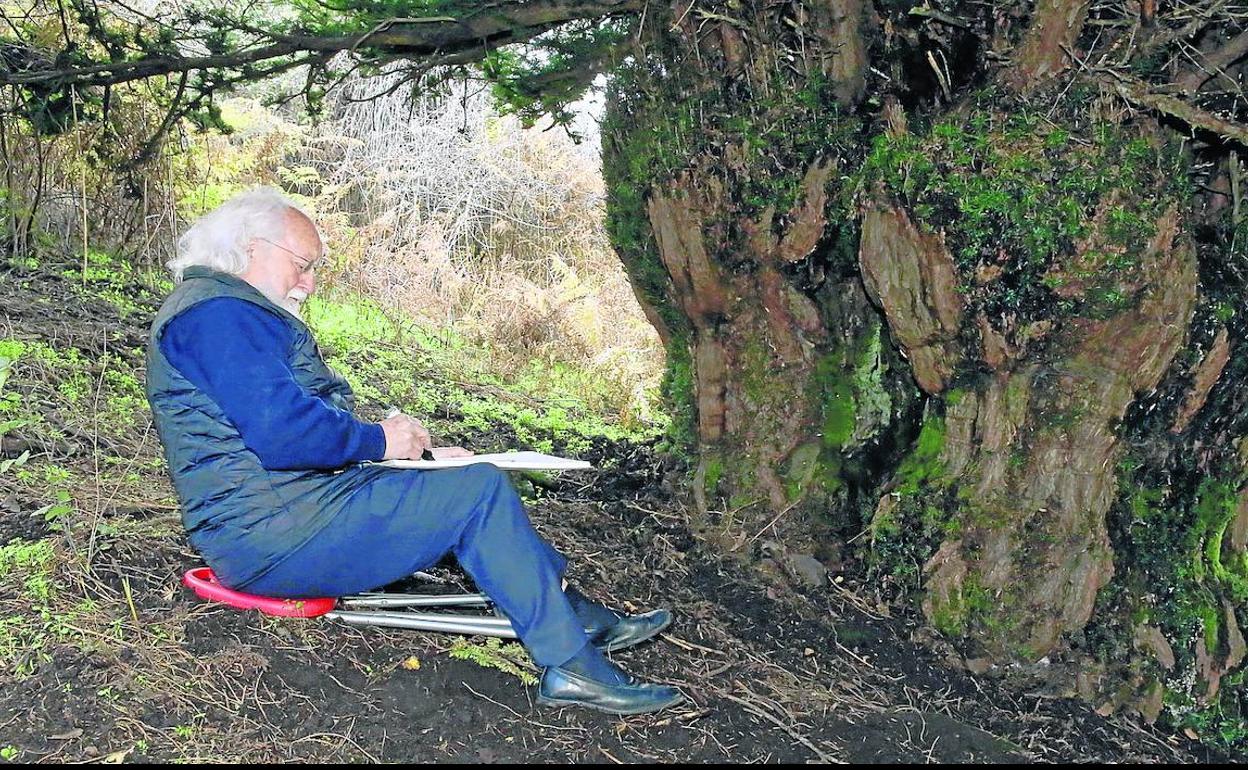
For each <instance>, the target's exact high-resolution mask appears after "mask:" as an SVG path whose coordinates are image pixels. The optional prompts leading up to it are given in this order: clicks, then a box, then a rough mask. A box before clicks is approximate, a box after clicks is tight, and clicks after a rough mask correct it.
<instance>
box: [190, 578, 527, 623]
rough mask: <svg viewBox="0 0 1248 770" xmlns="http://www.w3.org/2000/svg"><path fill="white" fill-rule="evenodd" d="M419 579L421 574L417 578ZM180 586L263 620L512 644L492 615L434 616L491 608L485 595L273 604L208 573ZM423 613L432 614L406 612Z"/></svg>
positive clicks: (382, 595)
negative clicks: (315, 621) (320, 621)
mask: <svg viewBox="0 0 1248 770" xmlns="http://www.w3.org/2000/svg"><path fill="white" fill-rule="evenodd" d="M417 576H418V577H420V576H421V574H420V573H417ZM182 583H183V585H185V586H187V587H188V588H190V589H191V590H192V591H194V592H195V593H196V594H197V595H198V596H200V597H201V598H204V599H207V600H209V601H213V602H219V603H222V604H227V605H229V606H231V607H237V608H239V609H249V610H258V611H260V612H262V613H264V614H266V615H273V616H276V617H295V618H318V617H323V618H328V619H329V620H337V621H341V622H343V623H347V624H349V625H353V626H381V627H384V628H405V629H409V630H413V631H436V632H441V633H448V634H467V635H473V636H497V637H499V638H501V639H515V638H517V637H516V631H515V629H513V628H512V627H511V622H510V621H508V620H507V619H506V618H504V617H499V616H497V615H494V616H489V615H463V614H459V613H456V612H453V611H446V612H439V611H437V610H440V609H447V610H450V609H451V608H457V607H477V608H490V607H493V602H491V601H490V599H489V597H487V596H486V595H485V594H456V595H447V596H438V595H434V594H392V593H363V594H355V595H353V596H344V597H342V598H338V599H335V598H317V599H274V598H272V597H267V596H257V595H254V594H246V593H243V592H241V591H234V590H231V589H229V588H226V587H225V586H223V585H221V584H220V583H219V582H217V578H216V575H214V574H213V573H212V570H211V569H210V568H208V567H197V568H195V569H192V570H190V571H188V572H187V573H186V574H185V575H184V576H183V577H182ZM411 609H425V610H434V611H432V612H405V611H403V610H411Z"/></svg>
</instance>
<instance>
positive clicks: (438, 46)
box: [0, 0, 645, 87]
mask: <svg viewBox="0 0 1248 770" xmlns="http://www.w3.org/2000/svg"><path fill="white" fill-rule="evenodd" d="M644 4H645V0H538V1H536V2H535V1H533V0H530V1H529V2H503V3H488V4H482V8H481V9H479V10H477V11H475V12H473V13H471V14H469V15H467V16H464V17H463V18H459V19H450V18H449V17H445V16H441V17H436V18H430V19H403V20H390V21H387V22H382V23H381V24H378V25H376V26H374V27H373V28H372V29H370V30H368V31H366V32H362V33H360V34H354V35H339V36H317V35H306V34H281V35H278V34H276V33H266V35H267V37H268V38H269V41H270V42H267V43H265V44H260V45H256V46H254V47H251V48H248V49H245V50H241V51H236V52H232V53H229V54H220V55H212V56H155V57H150V58H141V59H133V60H128V61H121V62H100V63H97V64H90V65H86V66H80V67H67V68H57V67H55V66H51V65H49V66H45V67H39V68H34V69H25V70H12V69H7V70H4V69H0V86H2V85H23V86H42V87H67V86H103V85H116V84H118V83H127V82H130V81H134V80H141V79H144V78H149V77H156V76H160V75H170V74H177V73H182V72H194V71H202V70H211V69H237V68H239V67H243V66H246V65H249V64H255V63H258V62H264V61H270V60H273V59H280V58H282V57H287V56H292V55H294V54H297V53H301V52H306V53H318V54H321V55H332V54H335V53H338V52H341V51H349V50H360V49H367V50H369V51H372V52H378V53H381V54H383V55H385V56H387V57H389V58H399V57H406V58H413V59H419V58H423V57H435V56H436V57H446V58H455V59H460V60H472V59H474V58H477V57H479V56H481V55H484V54H485V53H486V52H487V51H488V50H490V49H491V48H494V47H496V46H499V45H506V44H509V43H516V42H522V41H524V40H529V39H531V38H533V37H536V36H537V35H540V34H542V33H543V32H547V31H549V30H551V29H553V28H555V27H557V26H559V25H561V24H564V23H566V22H569V21H575V20H579V19H596V18H605V17H609V16H619V15H624V14H630V13H635V12H637V11H639V10H641V8H642V6H643V5H644ZM44 61H47V60H46V59H44Z"/></svg>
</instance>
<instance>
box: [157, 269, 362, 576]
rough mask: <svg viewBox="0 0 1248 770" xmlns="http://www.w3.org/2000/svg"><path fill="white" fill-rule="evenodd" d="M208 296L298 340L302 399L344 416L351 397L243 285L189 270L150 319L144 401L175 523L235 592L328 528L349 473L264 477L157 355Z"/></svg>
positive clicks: (233, 435) (347, 489)
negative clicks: (167, 334)
mask: <svg viewBox="0 0 1248 770" xmlns="http://www.w3.org/2000/svg"><path fill="white" fill-rule="evenodd" d="M214 297H234V298H236V299H241V300H244V301H247V302H251V303H252V304H254V305H256V306H258V307H261V308H263V309H265V310H266V311H268V312H270V313H272V314H273V315H275V316H276V317H278V318H280V319H281V320H282V322H283V323H285V324H286V325H287V326H288V327H289V328H290V330H291V332H292V333H293V335H294V340H295V341H294V343H293V344H292V345H291V348H290V351H289V353H288V363H289V364H290V367H291V369H292V370H293V372H294V376H295V380H296V382H298V383H299V385H300V386H301V387H303V388H304V389H305V390H306V391H307V392H308V393H311V394H314V395H316V396H319V397H320V398H323V399H326V400H327V401H329V402H330V403H332V404H333V405H335V406H338V407H340V408H343V409H348V410H349V409H351V407H352V405H353V402H354V398H353V396H352V393H351V387H350V386H349V385H348V384H347V382H346V380H344V379H343V378H342V377H340V376H339V375H337V374H336V373H334V372H333V371H332V370H331V369H330V368H329V367H328V366H326V365H325V362H324V361H323V360H322V359H321V355H320V351H319V350H318V349H317V347H316V342H315V341H314V340H313V338H312V333H311V332H310V331H309V330H308V327H307V326H305V325H304V324H303V322H302V321H300V320H299V319H297V318H295V317H294V316H293V315H291V314H290V313H288V312H286V311H285V310H283V309H281V308H280V307H278V306H277V305H275V304H273V303H272V302H271V301H269V299H268V298H267V297H265V296H264V295H263V294H261V293H260V292H259V291H257V290H256V289H255V288H253V287H252V286H251V285H250V284H248V283H247V282H245V281H243V280H242V279H239V278H236V277H234V276H232V275H228V274H226V273H221V272H217V271H214V270H210V269H207V268H202V267H193V268H189V269H187V270H186V272H185V274H184V278H183V281H182V283H181V284H179V285H178V287H177V288H176V289H174V291H173V293H172V294H170V295H169V298H168V299H166V300H165V303H164V304H163V305H162V306H161V308H160V311H159V312H158V313H157V314H156V318H155V320H154V321H153V322H152V327H151V335H150V337H149V339H148V348H147V399H148V402H149V403H150V404H151V407H152V413H153V414H154V416H155V422H156V429H157V431H158V433H159V434H160V440H161V443H162V444H163V445H164V448H165V460H166V461H167V462H168V465H169V473H170V476H171V477H172V478H173V486H174V488H175V489H176V490H177V493H178V498H179V500H180V501H181V504H182V523H183V524H184V525H185V527H186V531H187V535H188V537H189V539H190V542H191V545H192V546H194V547H195V549H196V550H197V551H199V553H200V555H202V556H203V557H204V559H205V560H206V561H207V562H208V564H209V565H210V566H212V567H213V569H214V571H216V573H217V575H218V577H220V578H221V580H222V582H224V583H225V584H226V585H230V586H233V587H236V588H241V587H243V586H245V585H246V583H247V582H249V581H251V580H253V579H255V578H257V577H259V576H260V575H262V574H264V572H265V571H267V569H268V568H270V567H271V566H272V565H274V564H276V563H277V562H278V561H280V560H281V558H283V557H284V556H285V555H287V554H289V553H290V552H292V551H293V550H295V549H297V548H298V547H299V546H300V545H302V544H303V543H305V542H307V540H308V539H310V538H311V537H312V536H313V535H315V534H316V533H317V532H319V531H320V530H321V529H322V528H323V527H324V526H325V525H326V524H328V523H329V521H330V520H331V519H332V518H333V516H334V515H335V514H336V512H337V511H338V510H340V507H341V504H342V503H343V498H344V496H346V497H349V496H350V494H351V492H352V491H353V489H352V487H354V486H355V485H354V484H351V483H347V482H348V478H344V476H349V475H351V474H335V473H333V472H327V471H323V470H296V471H270V470H266V469H265V468H264V467H263V466H262V465H261V463H260V459H259V458H258V457H257V456H256V455H255V453H253V452H252V451H251V450H249V449H248V448H247V447H246V445H245V444H244V443H243V439H242V436H241V435H240V434H239V432H238V430H237V429H236V428H235V427H234V425H233V424H231V422H230V421H229V419H227V418H226V416H225V414H224V413H223V412H222V411H221V410H220V408H218V407H217V404H216V403H215V402H214V401H213V400H212V399H210V398H208V397H207V396H206V395H205V394H204V393H202V392H201V391H200V390H199V389H198V388H196V387H195V386H194V385H193V384H192V383H191V382H190V381H188V380H187V379H186V378H185V377H183V376H182V374H181V373H180V372H178V371H177V369H175V368H174V367H173V366H172V365H171V364H170V363H169V361H168V360H167V359H166V358H165V356H164V355H163V354H162V353H161V351H160V345H159V340H160V335H161V333H162V332H163V330H164V328H165V325H166V324H168V323H169V322H170V321H171V320H173V318H175V317H176V316H177V315H178V314H179V313H182V312H183V311H185V310H187V309H189V308H191V307H193V306H194V305H196V304H198V303H200V302H203V301H204V300H207V299H212V298H214ZM204 344H205V345H211V344H212V340H208V339H206V340H204Z"/></svg>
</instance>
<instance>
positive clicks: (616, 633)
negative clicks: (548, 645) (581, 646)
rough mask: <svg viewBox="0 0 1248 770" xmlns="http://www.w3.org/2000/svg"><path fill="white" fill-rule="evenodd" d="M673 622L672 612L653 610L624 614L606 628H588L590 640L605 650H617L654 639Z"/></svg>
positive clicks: (586, 631) (586, 630)
mask: <svg viewBox="0 0 1248 770" xmlns="http://www.w3.org/2000/svg"><path fill="white" fill-rule="evenodd" d="M671 624H672V613H670V612H668V611H667V610H653V611H651V612H647V613H645V614H644V615H624V616H622V617H620V618H619V619H618V620H616V621H615V622H614V623H612V624H611V625H609V626H607V627H605V628H597V629H595V628H587V629H585V633H586V634H588V635H589V641H590V643H591V644H593V645H594V646H595V647H597V648H598V649H600V650H602V651H603V652H615V651H616V650H623V649H625V648H628V647H632V646H633V645H635V644H641V643H642V642H644V641H646V640H647V639H652V638H654V637H655V636H657V635H658V634H659V632H661V631H662V630H663V629H665V628H667V627H668V626H670V625H671Z"/></svg>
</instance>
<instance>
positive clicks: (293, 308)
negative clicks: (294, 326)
mask: <svg viewBox="0 0 1248 770" xmlns="http://www.w3.org/2000/svg"><path fill="white" fill-rule="evenodd" d="M307 298H308V295H307V294H305V293H304V292H303V290H302V289H291V290H290V293H289V294H287V295H286V296H285V297H283V298H282V300H281V301H280V302H278V303H277V304H278V305H280V306H281V307H282V309H283V310H285V311H286V312H287V313H290V314H291V315H293V316H294V317H295V318H298V319H299V320H300V321H302V320H303V316H302V315H300V314H299V310H300V309H301V308H302V307H303V302H304V300H306V299H307Z"/></svg>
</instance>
